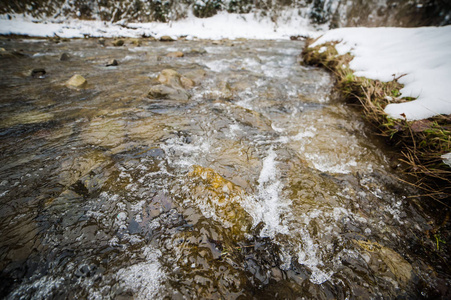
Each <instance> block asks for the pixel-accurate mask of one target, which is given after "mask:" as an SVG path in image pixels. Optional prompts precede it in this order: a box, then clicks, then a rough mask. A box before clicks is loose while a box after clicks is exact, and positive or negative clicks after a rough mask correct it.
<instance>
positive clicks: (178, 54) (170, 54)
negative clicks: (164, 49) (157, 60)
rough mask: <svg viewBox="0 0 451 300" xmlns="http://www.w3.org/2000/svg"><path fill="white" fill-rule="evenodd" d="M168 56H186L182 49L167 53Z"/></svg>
mask: <svg viewBox="0 0 451 300" xmlns="http://www.w3.org/2000/svg"><path fill="white" fill-rule="evenodd" d="M166 56H167V57H183V56H185V54H183V52H181V51H175V52H171V53H168V54H166Z"/></svg>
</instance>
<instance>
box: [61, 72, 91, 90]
mask: <svg viewBox="0 0 451 300" xmlns="http://www.w3.org/2000/svg"><path fill="white" fill-rule="evenodd" d="M87 83H88V82H87V81H86V79H85V78H84V77H83V76H81V75H79V74H75V75H74V76H72V77H71V78H70V79H69V80H68V81H67V82H66V85H67V86H71V87H79V88H81V87H84V86H85V85H86V84H87Z"/></svg>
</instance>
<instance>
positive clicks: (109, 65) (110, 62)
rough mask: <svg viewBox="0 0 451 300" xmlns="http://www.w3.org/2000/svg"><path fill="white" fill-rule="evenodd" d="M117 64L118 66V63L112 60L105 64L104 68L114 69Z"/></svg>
mask: <svg viewBox="0 0 451 300" xmlns="http://www.w3.org/2000/svg"><path fill="white" fill-rule="evenodd" d="M118 64H119V63H118V62H117V60H115V59H112V60H110V61H109V62H107V64H106V66H107V67H115V66H117V65H118Z"/></svg>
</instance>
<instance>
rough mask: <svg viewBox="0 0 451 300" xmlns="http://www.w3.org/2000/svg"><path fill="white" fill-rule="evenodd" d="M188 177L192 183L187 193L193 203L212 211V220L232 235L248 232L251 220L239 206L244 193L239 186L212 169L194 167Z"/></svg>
mask: <svg viewBox="0 0 451 300" xmlns="http://www.w3.org/2000/svg"><path fill="white" fill-rule="evenodd" d="M188 176H189V177H190V178H191V182H192V183H193V186H192V187H191V189H190V192H189V194H190V198H192V199H193V201H196V202H199V203H198V204H199V205H200V206H201V207H205V208H207V207H208V209H211V210H213V211H214V214H213V218H214V219H217V220H218V221H221V222H222V223H223V225H224V226H225V227H228V228H230V229H231V230H232V232H233V235H235V236H242V235H244V234H245V233H246V232H248V231H249V230H250V228H251V227H252V222H253V220H252V217H251V216H250V215H249V214H248V213H247V212H246V211H245V210H244V208H243V207H242V206H241V202H242V201H243V199H244V197H245V192H244V191H243V189H242V188H241V187H240V186H238V185H235V184H234V183H232V182H231V181H229V180H227V179H225V178H224V177H222V176H221V175H219V174H218V173H217V172H216V171H215V170H213V169H210V168H204V167H201V166H196V165H195V166H193V169H192V171H191V172H190V173H189V174H188ZM208 214H210V213H208Z"/></svg>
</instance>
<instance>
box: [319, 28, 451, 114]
mask: <svg viewBox="0 0 451 300" xmlns="http://www.w3.org/2000/svg"><path fill="white" fill-rule="evenodd" d="M331 41H341V42H340V43H339V44H337V45H336V46H335V48H336V49H337V51H338V53H339V54H340V55H343V54H345V53H347V52H349V53H351V54H352V55H353V56H354V59H353V60H352V61H351V63H350V68H351V69H352V70H354V71H355V75H356V76H362V77H367V78H370V79H375V80H376V79H378V80H381V81H386V82H387V81H391V80H393V79H394V78H399V80H398V81H399V82H400V83H402V84H404V88H402V89H401V91H400V92H401V94H402V96H403V97H414V98H417V99H416V100H414V101H409V102H405V103H396V104H395V103H393V104H389V105H387V107H386V108H385V112H386V113H387V114H388V115H389V116H391V117H393V118H404V117H405V118H407V119H408V120H420V119H425V118H429V117H432V116H435V115H438V114H451V97H450V96H449V78H451V59H450V57H451V26H444V27H420V28H340V29H334V30H330V31H328V32H326V33H325V34H324V35H323V36H322V37H321V38H320V39H318V40H317V41H316V42H315V43H313V44H312V45H311V47H314V46H316V45H321V44H323V43H326V42H331ZM401 76H402V77H401Z"/></svg>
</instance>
